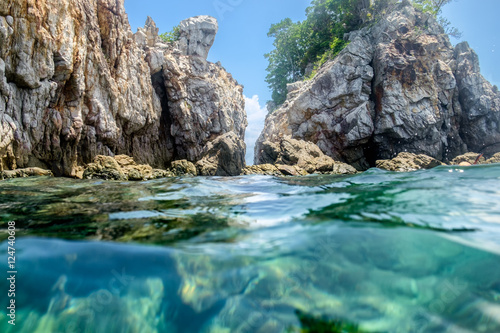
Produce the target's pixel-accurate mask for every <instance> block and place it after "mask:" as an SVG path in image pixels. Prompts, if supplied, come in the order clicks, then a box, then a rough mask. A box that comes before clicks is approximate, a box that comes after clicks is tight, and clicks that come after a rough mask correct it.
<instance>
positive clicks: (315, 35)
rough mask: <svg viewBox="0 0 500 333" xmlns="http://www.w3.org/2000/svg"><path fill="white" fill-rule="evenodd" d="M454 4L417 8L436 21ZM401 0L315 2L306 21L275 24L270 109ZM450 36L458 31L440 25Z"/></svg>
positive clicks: (426, 2) (431, 2)
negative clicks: (354, 34)
mask: <svg viewBox="0 0 500 333" xmlns="http://www.w3.org/2000/svg"><path fill="white" fill-rule="evenodd" d="M450 1H451V0H413V3H414V5H415V6H416V7H418V8H420V9H421V10H423V11H425V12H429V13H431V14H432V15H434V16H435V17H438V16H439V15H440V14H441V11H442V7H443V6H444V5H446V4H447V3H449V2H450ZM396 2H398V1H397V0H312V2H311V6H310V7H308V8H307V9H306V19H305V20H304V21H302V22H293V21H292V20H291V19H289V18H286V19H284V20H282V21H281V22H279V23H276V24H273V25H272V26H271V28H270V29H269V32H268V34H267V35H268V37H271V38H274V43H273V45H274V49H273V50H272V51H271V52H270V53H267V54H265V57H266V58H267V59H268V61H269V66H268V67H267V71H268V75H267V77H266V82H267V83H268V86H269V88H270V89H271V90H272V101H269V102H268V109H269V110H270V111H273V110H274V109H275V108H276V107H277V106H279V105H281V104H283V102H284V101H285V99H286V95H287V84H288V83H292V82H295V81H298V80H302V79H307V78H308V77H309V76H312V75H314V73H315V71H316V70H317V68H319V66H321V65H322V64H323V63H325V62H326V61H327V60H328V59H332V58H334V57H335V56H336V55H337V54H338V53H339V52H340V51H341V50H342V49H343V48H344V47H345V46H346V45H347V42H346V41H345V40H344V34H345V33H347V32H350V31H354V30H357V29H360V28H362V27H363V26H366V25H369V24H373V23H374V22H376V21H377V20H379V19H380V18H381V17H382V16H384V15H385V14H386V13H387V12H388V11H390V10H391V6H392V5H394V4H395V3H396ZM440 22H441V23H442V24H443V25H444V26H445V28H446V29H447V32H448V33H449V34H450V35H456V33H458V31H456V29H454V28H450V24H449V22H447V21H446V20H445V19H441V21H440Z"/></svg>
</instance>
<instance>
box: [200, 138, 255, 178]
mask: <svg viewBox="0 0 500 333" xmlns="http://www.w3.org/2000/svg"><path fill="white" fill-rule="evenodd" d="M196 167H197V169H198V174H200V175H202V176H234V175H239V174H241V171H242V170H243V168H244V167H245V142H244V141H243V140H241V139H240V138H239V137H238V136H237V135H236V134H235V133H233V132H229V133H226V134H224V135H222V136H220V137H218V138H217V139H215V140H214V141H212V142H210V143H209V144H208V145H207V146H206V147H205V149H204V151H203V154H202V158H201V159H200V160H199V161H198V162H197V163H196Z"/></svg>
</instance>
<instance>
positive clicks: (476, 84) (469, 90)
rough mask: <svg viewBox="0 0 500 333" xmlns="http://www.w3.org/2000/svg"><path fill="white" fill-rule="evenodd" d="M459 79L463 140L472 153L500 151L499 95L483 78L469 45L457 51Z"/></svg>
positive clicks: (457, 73)
mask: <svg viewBox="0 0 500 333" xmlns="http://www.w3.org/2000/svg"><path fill="white" fill-rule="evenodd" d="M455 59H456V62H457V70H456V74H455V76H456V79H457V83H458V89H459V100H460V104H461V105H462V110H463V113H462V118H461V124H462V126H461V128H460V136H461V137H462V138H463V140H464V141H465V143H466V144H467V146H468V147H469V150H470V151H479V152H482V153H486V154H488V155H489V154H491V153H496V152H498V151H500V93H499V92H498V87H493V86H492V85H491V84H490V83H489V82H488V81H486V80H485V79H484V77H483V76H482V75H481V74H480V68H479V59H478V56H477V54H476V53H475V52H474V50H472V49H471V48H470V47H469V44H467V42H463V43H460V44H458V45H457V46H456V47H455Z"/></svg>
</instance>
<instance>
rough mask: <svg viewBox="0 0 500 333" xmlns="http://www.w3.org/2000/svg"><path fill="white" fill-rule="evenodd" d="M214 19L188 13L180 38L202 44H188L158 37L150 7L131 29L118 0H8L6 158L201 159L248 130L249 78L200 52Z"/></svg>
mask: <svg viewBox="0 0 500 333" xmlns="http://www.w3.org/2000/svg"><path fill="white" fill-rule="evenodd" d="M214 20H215V19H206V18H195V19H193V20H187V21H186V22H187V23H186V24H183V25H182V26H184V28H183V29H181V41H182V40H186V41H189V45H191V43H193V45H196V48H191V47H190V48H188V50H186V51H185V52H186V54H187V55H182V51H180V50H176V49H174V48H172V47H170V46H168V45H165V44H162V43H159V42H158V28H157V27H156V25H155V24H154V22H153V20H152V19H151V18H148V21H147V22H146V27H145V28H143V29H140V30H139V32H138V33H137V34H136V35H135V36H134V35H133V34H132V32H131V30H130V26H129V23H128V19H127V15H126V13H125V10H124V6H123V0H72V1H69V0H64V1H53V0H41V1H32V0H29V1H21V0H8V1H4V2H3V3H2V6H1V8H0V95H1V96H0V162H1V163H0V169H1V168H2V167H4V168H6V169H15V168H23V167H31V166H35V167H42V168H46V169H51V170H52V171H54V173H55V174H56V175H73V176H76V174H77V173H78V172H79V170H81V167H79V165H80V166H81V165H84V164H87V163H90V162H92V161H93V160H94V158H95V156H97V155H108V156H113V155H115V154H116V155H118V154H126V155H129V156H132V157H133V158H134V159H135V161H137V162H138V163H141V164H149V165H151V166H153V167H159V168H165V167H168V166H169V165H170V163H171V162H172V161H174V160H177V159H183V158H188V159H189V160H190V161H192V162H196V161H197V160H198V159H199V158H201V156H200V154H201V151H202V149H203V146H204V145H206V144H207V143H208V142H210V141H212V140H214V139H215V138H217V137H218V136H220V135H222V134H224V133H227V132H229V131H234V132H235V133H237V135H238V137H239V138H241V140H243V138H244V131H245V127H246V114H245V112H244V99H243V95H242V87H241V86H239V85H238V84H237V83H236V81H235V80H233V79H232V77H231V76H230V74H228V73H227V72H225V70H223V69H222V68H221V67H219V66H216V65H214V64H210V63H208V62H207V61H206V60H205V58H206V54H207V53H208V50H209V49H210V46H211V45H212V43H213V38H214V36H215V32H216V31H217V28H216V27H217V23H216V21H215V23H214ZM190 22H191V23H190ZM192 22H194V23H192ZM214 27H215V28H214ZM196 29H200V30H196ZM152 74H153V75H152ZM242 153H243V154H244V151H243V152H242Z"/></svg>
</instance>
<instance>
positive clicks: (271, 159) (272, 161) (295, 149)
mask: <svg viewBox="0 0 500 333" xmlns="http://www.w3.org/2000/svg"><path fill="white" fill-rule="evenodd" d="M261 147H262V155H261V160H262V161H263V163H261V164H262V165H275V166H276V167H278V169H280V166H281V167H282V166H289V167H290V166H293V167H295V168H296V171H297V174H311V173H332V174H354V173H356V169H354V168H353V167H351V166H349V165H347V164H345V163H341V162H336V161H334V160H333V159H332V158H331V157H329V156H326V155H325V154H323V152H322V151H321V149H319V147H318V146H317V145H315V144H314V143H311V142H306V141H303V140H295V139H292V138H291V137H289V136H286V137H284V138H283V139H281V140H280V141H279V142H278V143H273V142H270V141H266V142H263V143H262V145H261ZM249 170H251V169H249ZM290 170H291V169H290ZM300 171H302V172H300ZM282 172H283V171H282ZM288 174H290V175H294V174H293V172H288Z"/></svg>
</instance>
